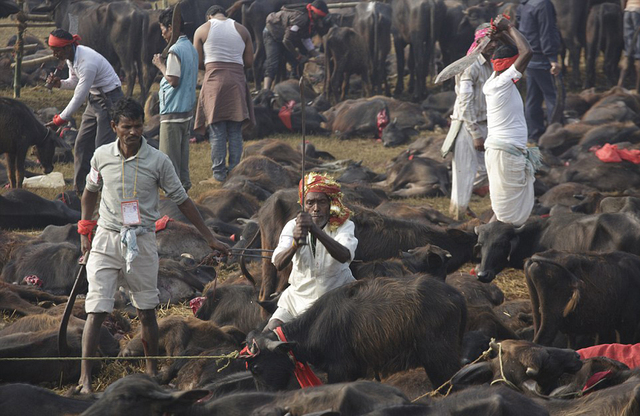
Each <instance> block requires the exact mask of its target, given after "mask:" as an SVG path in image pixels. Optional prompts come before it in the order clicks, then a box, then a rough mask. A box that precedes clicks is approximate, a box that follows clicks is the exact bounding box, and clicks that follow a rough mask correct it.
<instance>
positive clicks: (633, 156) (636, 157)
mask: <svg viewBox="0 0 640 416" xmlns="http://www.w3.org/2000/svg"><path fill="white" fill-rule="evenodd" d="M589 150H590V151H592V152H594V153H595V154H596V157H597V158H598V159H600V160H601V161H603V162H605V163H620V162H622V161H623V160H626V161H627V162H631V163H635V164H636V165H637V164H639V163H640V150H637V149H618V146H617V145H615V144H609V143H607V144H605V145H604V146H602V147H597V146H594V147H592V148H591V149H589Z"/></svg>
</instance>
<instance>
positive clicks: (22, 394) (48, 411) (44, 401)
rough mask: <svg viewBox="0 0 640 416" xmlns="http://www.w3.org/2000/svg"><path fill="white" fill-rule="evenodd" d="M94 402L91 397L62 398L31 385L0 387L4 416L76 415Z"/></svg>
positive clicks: (47, 390) (0, 404)
mask: <svg viewBox="0 0 640 416" xmlns="http://www.w3.org/2000/svg"><path fill="white" fill-rule="evenodd" d="M94 401H95V399H94V398H93V397H90V398H87V397H84V398H74V397H63V396H60V395H58V394H56V393H54V392H53V391H51V390H49V389H45V388H43V387H37V386H32V385H31V384H23V383H20V384H5V385H3V386H0V407H1V408H2V414H3V415H4V416H36V415H47V416H65V415H78V414H80V413H82V412H84V411H85V410H87V409H88V408H89V407H90V406H91V405H92V404H93V402H94Z"/></svg>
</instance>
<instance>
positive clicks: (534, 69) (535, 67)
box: [517, 0, 561, 143]
mask: <svg viewBox="0 0 640 416" xmlns="http://www.w3.org/2000/svg"><path fill="white" fill-rule="evenodd" d="M517 18H518V23H519V26H518V30H519V31H520V32H521V33H522V34H523V35H524V37H525V38H526V39H527V41H528V42H529V45H531V50H532V51H533V57H532V58H531V62H529V66H528V67H527V69H526V72H525V75H526V77H527V78H526V79H527V97H526V101H525V117H526V120H527V129H528V141H529V142H530V143H537V142H538V139H539V138H540V136H541V135H542V133H544V131H545V123H544V112H543V111H542V101H543V100H544V102H545V105H546V110H547V121H550V120H551V115H552V114H553V109H554V108H555V106H556V89H555V82H554V78H553V77H555V76H558V75H560V65H559V64H558V52H560V45H561V43H560V32H559V31H558V26H557V25H556V9H555V8H554V7H553V4H552V3H551V0H523V1H522V2H521V3H520V6H519V7H518V12H517Z"/></svg>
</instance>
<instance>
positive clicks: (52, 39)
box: [47, 35, 82, 48]
mask: <svg viewBox="0 0 640 416" xmlns="http://www.w3.org/2000/svg"><path fill="white" fill-rule="evenodd" d="M81 40H82V38H81V37H80V36H78V35H73V39H63V38H59V37H56V36H53V35H49V40H48V42H47V43H48V44H49V46H50V47H54V48H64V47H65V46H68V45H76V46H78V42H80V41H81Z"/></svg>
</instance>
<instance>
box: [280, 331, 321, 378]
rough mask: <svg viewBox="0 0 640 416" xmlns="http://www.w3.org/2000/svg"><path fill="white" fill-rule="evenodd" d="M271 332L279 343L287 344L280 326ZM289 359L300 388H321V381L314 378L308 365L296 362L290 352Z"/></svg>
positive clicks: (314, 375)
mask: <svg viewBox="0 0 640 416" xmlns="http://www.w3.org/2000/svg"><path fill="white" fill-rule="evenodd" d="M273 332H275V333H276V335H277V336H278V339H279V340H280V341H282V342H287V338H286V337H285V336H284V332H282V327H281V326H279V327H277V328H276V329H274V331H273ZM289 357H290V358H291V361H293V365H294V370H293V373H294V374H295V376H296V379H297V380H298V384H300V387H301V388H303V389H304V388H307V387H315V386H322V380H320V379H319V378H318V376H316V374H315V373H314V372H313V370H312V369H311V367H309V364H307V363H301V362H300V361H298V360H296V357H294V356H293V352H291V351H289Z"/></svg>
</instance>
